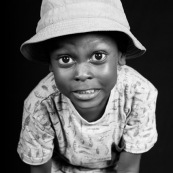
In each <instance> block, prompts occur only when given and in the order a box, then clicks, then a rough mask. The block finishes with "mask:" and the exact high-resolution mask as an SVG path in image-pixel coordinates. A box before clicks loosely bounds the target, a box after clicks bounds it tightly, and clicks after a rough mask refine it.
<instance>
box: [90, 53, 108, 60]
mask: <svg viewBox="0 0 173 173" xmlns="http://www.w3.org/2000/svg"><path fill="white" fill-rule="evenodd" d="M105 59H106V54H105V53H102V52H98V53H94V54H93V56H92V57H91V59H90V61H91V62H102V61H104V60H105Z"/></svg>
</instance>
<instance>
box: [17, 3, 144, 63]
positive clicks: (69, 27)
mask: <svg viewBox="0 0 173 173" xmlns="http://www.w3.org/2000/svg"><path fill="white" fill-rule="evenodd" d="M40 15H41V18H40V20H39V22H38V24H37V29H36V34H35V35H34V36H33V37H31V38H30V39H29V40H27V41H26V42H24V43H23V44H22V45H21V48H20V50H21V53H22V54H23V56H24V57H26V58H27V59H29V60H32V61H38V62H48V58H47V57H46V56H47V55H46V54H45V52H44V49H42V48H41V43H43V42H45V41H46V40H48V39H51V38H55V37H60V36H65V35H70V34H77V33H85V32H94V31H120V32H123V33H125V34H126V35H128V36H129V38H131V39H130V40H131V41H130V42H129V45H128V47H127V52H126V58H135V57H138V56H141V55H142V54H144V53H145V51H146V49H145V47H144V46H143V45H142V44H141V43H140V42H139V41H138V40H137V39H136V38H135V36H134V35H133V34H132V33H131V31H130V26H129V23H128V21H127V18H126V15H125V13H124V9H123V6H122V3H121V1H120V0H43V1H42V5H41V13H40Z"/></svg>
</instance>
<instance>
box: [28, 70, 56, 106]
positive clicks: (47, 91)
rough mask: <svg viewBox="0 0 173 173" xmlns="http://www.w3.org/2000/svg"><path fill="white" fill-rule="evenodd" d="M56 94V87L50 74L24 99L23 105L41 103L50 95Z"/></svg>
mask: <svg viewBox="0 0 173 173" xmlns="http://www.w3.org/2000/svg"><path fill="white" fill-rule="evenodd" d="M58 92H59V90H58V89H57V87H56V84H55V80H54V75H53V73H52V72H51V73H49V74H48V75H47V76H46V77H44V78H43V79H42V80H41V81H40V82H39V83H38V84H37V85H36V87H35V88H34V89H33V90H32V91H31V92H30V94H29V95H28V97H27V98H26V99H25V104H27V102H30V103H31V102H33V103H34V102H41V101H42V100H45V99H46V98H48V97H49V96H50V95H53V94H57V93H58Z"/></svg>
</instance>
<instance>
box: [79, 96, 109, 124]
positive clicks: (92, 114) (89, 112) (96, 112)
mask: <svg viewBox="0 0 173 173" xmlns="http://www.w3.org/2000/svg"><path fill="white" fill-rule="evenodd" d="M108 100H109V98H108V99H107V100H106V102H105V103H102V105H99V107H93V108H90V109H79V108H77V109H76V110H77V111H78V113H79V114H80V116H81V117H82V118H84V119H85V120H86V121H88V122H94V121H97V120H98V119H100V118H101V117H102V116H103V114H104V112H105V109H106V106H107V103H108Z"/></svg>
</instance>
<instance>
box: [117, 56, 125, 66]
mask: <svg viewBox="0 0 173 173" xmlns="http://www.w3.org/2000/svg"><path fill="white" fill-rule="evenodd" d="M118 64H119V65H120V66H123V65H126V56H125V54H122V53H121V54H120V56H119V58H118Z"/></svg>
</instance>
